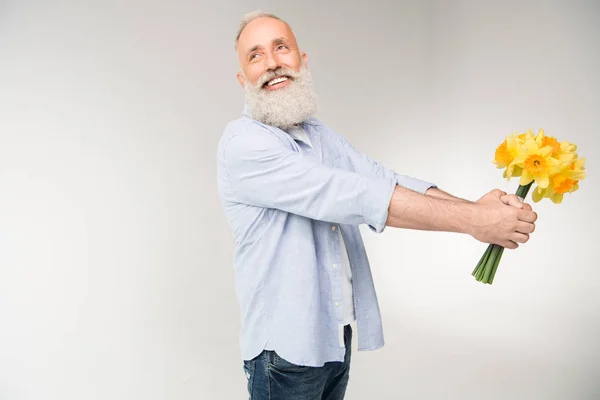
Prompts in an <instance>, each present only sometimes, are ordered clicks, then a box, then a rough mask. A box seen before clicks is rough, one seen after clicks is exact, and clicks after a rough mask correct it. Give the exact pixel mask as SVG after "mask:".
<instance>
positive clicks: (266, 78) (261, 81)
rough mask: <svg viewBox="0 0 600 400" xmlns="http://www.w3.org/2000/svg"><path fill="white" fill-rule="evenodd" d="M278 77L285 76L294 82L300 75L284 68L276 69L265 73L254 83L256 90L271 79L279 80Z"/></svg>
mask: <svg viewBox="0 0 600 400" xmlns="http://www.w3.org/2000/svg"><path fill="white" fill-rule="evenodd" d="M280 76H285V77H288V78H291V79H292V80H294V79H296V78H297V77H299V76H300V73H297V72H295V71H293V70H291V69H289V68H286V67H277V68H275V69H274V70H272V71H267V72H265V73H264V74H263V75H262V76H261V77H260V79H259V80H258V81H257V82H256V88H257V89H260V88H262V87H263V86H264V85H265V83H267V82H269V81H270V80H271V79H275V78H279V77H280Z"/></svg>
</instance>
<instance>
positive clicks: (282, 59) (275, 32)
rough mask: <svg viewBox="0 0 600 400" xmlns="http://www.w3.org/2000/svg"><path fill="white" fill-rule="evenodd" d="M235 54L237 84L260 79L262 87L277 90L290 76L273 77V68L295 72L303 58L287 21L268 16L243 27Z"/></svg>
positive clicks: (302, 62) (256, 82)
mask: <svg viewBox="0 0 600 400" xmlns="http://www.w3.org/2000/svg"><path fill="white" fill-rule="evenodd" d="M237 53H238V61H239V63H240V66H241V68H242V72H240V73H238V74H237V78H238V82H239V83H240V85H242V86H244V85H245V83H246V81H247V82H248V83H250V84H252V85H257V84H258V83H259V82H260V84H262V86H261V87H262V88H264V89H266V90H277V89H281V88H283V87H286V86H288V85H289V84H291V83H292V77H290V76H287V75H282V76H276V74H273V71H274V70H276V69H277V68H280V67H281V68H288V69H291V70H292V71H294V72H296V73H298V72H300V68H301V67H302V65H303V64H306V60H307V57H306V53H301V52H300V49H299V48H298V43H297V42H296V37H295V36H294V33H293V32H292V30H291V29H290V27H289V26H288V24H286V23H285V22H283V21H280V20H277V19H274V18H268V17H261V18H257V19H255V20H253V21H252V22H250V23H249V24H248V25H247V26H246V27H245V28H244V30H243V31H242V33H241V35H240V37H239V40H238V44H237ZM269 72H270V74H269ZM265 74H266V75H265ZM261 78H262V79H261ZM274 78H275V79H274Z"/></svg>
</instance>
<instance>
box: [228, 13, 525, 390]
mask: <svg viewBox="0 0 600 400" xmlns="http://www.w3.org/2000/svg"><path fill="white" fill-rule="evenodd" d="M235 43H236V46H235V48H236V51H237V55H238V61H239V64H240V68H241V70H240V72H239V73H238V74H237V80H238V81H239V83H240V85H241V86H242V87H243V88H244V89H245V107H244V112H243V115H242V116H241V118H239V119H236V120H234V121H232V122H230V123H229V124H228V125H227V126H226V128H225V132H224V133H223V135H222V137H221V139H220V141H219V145H218V154H217V162H218V189H219V196H220V199H221V202H222V205H223V208H224V212H225V215H226V218H227V220H228V222H229V224H230V227H231V230H232V233H233V237H234V239H235V244H236V249H235V257H234V268H235V287H236V294H237V296H238V301H239V306H240V309H241V335H240V345H241V353H242V354H241V355H242V360H243V368H244V370H245V374H246V377H247V378H248V392H249V394H250V397H251V398H252V399H257V400H262V399H285V400H300V399H302V400H316V399H319V400H324V399H327V400H338V399H343V398H344V394H345V392H346V387H347V384H348V378H349V370H350V356H351V340H352V329H351V324H352V323H354V322H356V327H357V336H358V350H375V349H378V348H380V347H382V346H383V343H384V340H383V331H382V323H381V316H380V312H379V306H378V303H377V297H376V293H375V287H374V284H373V279H372V276H371V271H370V266H369V261H368V259H367V254H366V252H365V248H364V245H363V241H362V239H361V235H360V231H359V225H361V224H366V225H367V226H368V227H369V228H370V229H372V230H373V231H375V232H382V231H383V230H384V228H385V227H386V226H389V227H395V228H405V229H420V230H430V231H447V232H458V233H464V234H468V235H471V236H472V237H474V238H475V239H477V240H479V241H482V242H485V243H495V244H499V245H502V246H504V247H506V248H509V249H514V248H516V247H518V244H519V243H525V242H526V241H527V240H528V238H529V234H530V233H531V232H533V230H534V228H535V225H534V222H535V220H536V218H537V215H536V214H535V213H534V212H533V211H532V210H531V207H530V206H529V205H528V204H525V205H524V204H522V203H521V202H520V201H519V200H518V199H517V198H516V197H515V196H514V195H507V194H506V193H504V192H501V191H500V190H497V189H495V190H492V191H491V192H489V193H488V194H486V195H484V196H483V197H481V198H480V199H479V200H477V201H476V202H470V201H467V200H463V199H460V198H457V197H454V196H452V195H450V194H448V193H446V192H444V191H442V190H440V189H438V188H437V187H436V185H434V184H432V183H429V182H426V181H423V180H420V179H416V178H413V177H409V176H404V175H399V174H397V173H395V172H394V171H393V170H391V169H388V168H386V167H384V166H382V165H381V164H380V163H377V162H376V161H374V160H372V159H370V158H368V157H367V156H365V155H363V154H361V153H360V152H359V151H357V150H356V149H355V148H354V147H352V145H351V144H350V143H348V142H347V141H346V140H345V139H344V138H343V137H342V136H341V135H339V134H338V133H336V132H334V131H332V130H331V129H330V128H328V127H327V126H326V125H325V124H324V123H323V122H321V121H320V120H318V119H317V118H315V117H314V116H313V115H314V113H315V111H316V105H315V104H316V101H315V95H314V92H313V88H312V82H311V75H310V72H309V70H308V68H307V55H306V53H304V52H301V51H300V49H299V47H298V43H297V41H296V38H295V36H294V33H293V32H292V29H291V27H290V26H289V25H288V24H287V23H286V22H285V21H283V20H281V19H279V18H278V17H276V16H275V15H272V14H267V13H264V12H260V11H258V12H253V13H250V14H248V15H246V16H245V17H244V19H243V21H242V23H241V25H240V29H239V31H238V35H237V37H236V41H235Z"/></svg>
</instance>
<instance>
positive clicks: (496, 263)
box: [487, 246, 504, 285]
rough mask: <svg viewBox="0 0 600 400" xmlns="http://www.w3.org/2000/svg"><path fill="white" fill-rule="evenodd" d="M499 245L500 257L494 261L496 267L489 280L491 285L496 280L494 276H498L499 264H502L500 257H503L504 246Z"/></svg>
mask: <svg viewBox="0 0 600 400" xmlns="http://www.w3.org/2000/svg"><path fill="white" fill-rule="evenodd" d="M498 247H499V249H498V259H497V261H496V262H495V263H494V267H493V268H492V274H491V275H490V279H489V280H488V282H487V283H489V284H490V285H491V284H492V282H494V276H496V270H497V269H498V265H499V264H500V259H501V258H502V253H503V252H504V247H502V246H498Z"/></svg>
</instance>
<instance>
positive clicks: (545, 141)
mask: <svg viewBox="0 0 600 400" xmlns="http://www.w3.org/2000/svg"><path fill="white" fill-rule="evenodd" d="M535 141H536V143H537V145H538V147H539V148H540V149H541V148H544V147H546V146H550V147H551V148H552V157H557V156H558V154H560V153H561V152H562V151H563V150H562V146H561V143H559V142H558V140H556V138H555V137H552V136H546V135H544V130H543V129H540V131H539V132H538V134H537V135H536V136H535Z"/></svg>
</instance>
